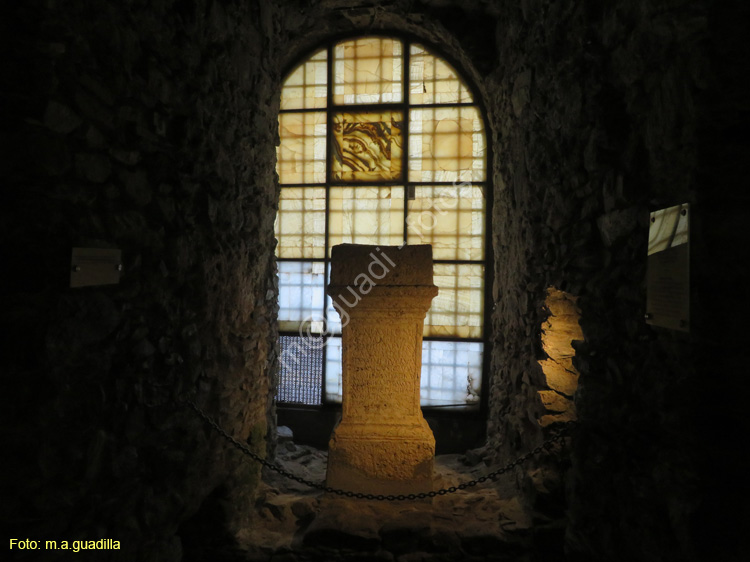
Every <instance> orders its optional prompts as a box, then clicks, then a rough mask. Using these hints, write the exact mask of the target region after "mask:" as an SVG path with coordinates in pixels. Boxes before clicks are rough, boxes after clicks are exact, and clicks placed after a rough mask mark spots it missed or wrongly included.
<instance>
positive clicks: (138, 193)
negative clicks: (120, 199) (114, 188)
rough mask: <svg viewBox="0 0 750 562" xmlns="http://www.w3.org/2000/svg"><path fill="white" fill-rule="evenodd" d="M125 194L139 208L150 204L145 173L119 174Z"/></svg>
mask: <svg viewBox="0 0 750 562" xmlns="http://www.w3.org/2000/svg"><path fill="white" fill-rule="evenodd" d="M120 179H121V180H122V183H123V186H124V188H125V193H127V194H128V195H129V196H130V198H131V199H132V200H133V201H134V202H135V203H136V204H137V205H139V206H142V207H143V206H145V205H148V204H149V203H150V202H151V188H150V186H149V184H148V178H147V177H146V172H145V171H143V170H137V171H135V172H128V171H125V170H124V171H123V172H122V173H121V174H120Z"/></svg>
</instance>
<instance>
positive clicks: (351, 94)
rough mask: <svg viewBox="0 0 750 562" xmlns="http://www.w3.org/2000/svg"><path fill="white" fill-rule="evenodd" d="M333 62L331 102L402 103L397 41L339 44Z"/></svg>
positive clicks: (364, 40) (399, 45)
mask: <svg viewBox="0 0 750 562" xmlns="http://www.w3.org/2000/svg"><path fill="white" fill-rule="evenodd" d="M333 61H334V62H333V83H334V87H333V101H334V103H336V104H339V105H343V104H354V103H388V102H400V101H402V97H403V93H402V90H403V88H402V70H401V69H402V67H403V62H402V49H401V42H400V41H396V40H394V39H384V38H380V37H368V38H365V39H357V40H355V41H346V42H345V43H339V44H338V45H336V47H334V50H333Z"/></svg>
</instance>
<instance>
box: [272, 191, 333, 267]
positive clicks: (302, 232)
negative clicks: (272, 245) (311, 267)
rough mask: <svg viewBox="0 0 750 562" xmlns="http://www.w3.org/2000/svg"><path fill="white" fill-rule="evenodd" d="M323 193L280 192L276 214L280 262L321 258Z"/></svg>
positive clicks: (324, 216) (323, 214)
mask: <svg viewBox="0 0 750 562" xmlns="http://www.w3.org/2000/svg"><path fill="white" fill-rule="evenodd" d="M325 227H326V191H325V189H323V188H322V187H320V188H318V187H289V188H286V189H282V190H281V195H280V197H279V211H278V213H277V214H276V238H277V240H278V241H279V245H278V247H277V248H276V255H277V256H279V257H280V258H322V257H323V253H324V251H325Z"/></svg>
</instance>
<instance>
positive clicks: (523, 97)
mask: <svg viewBox="0 0 750 562" xmlns="http://www.w3.org/2000/svg"><path fill="white" fill-rule="evenodd" d="M530 90H531V70H525V71H524V72H522V73H521V74H519V75H518V76H517V77H516V80H515V82H514V83H513V93H512V94H511V98H510V100H511V103H512V105H513V114H514V115H515V116H516V117H520V115H521V113H523V110H524V108H525V107H526V104H528V103H529V100H530V99H531V96H530Z"/></svg>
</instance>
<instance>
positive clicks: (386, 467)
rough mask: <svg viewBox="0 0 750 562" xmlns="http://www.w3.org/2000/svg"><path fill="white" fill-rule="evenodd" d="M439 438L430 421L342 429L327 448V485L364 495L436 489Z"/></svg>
mask: <svg viewBox="0 0 750 562" xmlns="http://www.w3.org/2000/svg"><path fill="white" fill-rule="evenodd" d="M434 457H435V438H434V437H433V436H432V432H431V431H430V428H429V426H428V425H427V422H426V421H424V420H421V423H416V424H414V425H395V424H394V425H386V424H383V425H380V424H373V425H370V424H362V423H357V424H346V425H344V424H342V425H340V426H339V427H337V428H336V429H335V430H334V432H333V436H332V438H331V441H330V443H329V445H328V471H327V475H326V484H327V485H328V486H331V487H333V488H339V489H342V490H350V491H352V492H356V493H363V494H384V495H387V494H419V493H422V492H430V491H431V490H432V489H433V484H434V478H433V465H434Z"/></svg>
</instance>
